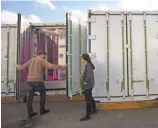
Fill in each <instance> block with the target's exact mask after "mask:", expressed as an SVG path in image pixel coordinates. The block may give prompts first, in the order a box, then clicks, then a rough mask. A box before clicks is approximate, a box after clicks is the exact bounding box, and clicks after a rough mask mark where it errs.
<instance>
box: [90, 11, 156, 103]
mask: <svg viewBox="0 0 158 128" xmlns="http://www.w3.org/2000/svg"><path fill="white" fill-rule="evenodd" d="M88 16H89V19H88V32H89V33H88V35H89V41H88V52H89V53H90V55H91V56H92V61H93V63H94V64H95V66H96V69H95V88H94V90H93V95H94V97H96V100H100V101H101V102H114V101H133V100H149V99H155V98H156V97H158V79H157V74H158V68H157V63H158V19H157V18H158V12H103V11H89V13H88Z"/></svg>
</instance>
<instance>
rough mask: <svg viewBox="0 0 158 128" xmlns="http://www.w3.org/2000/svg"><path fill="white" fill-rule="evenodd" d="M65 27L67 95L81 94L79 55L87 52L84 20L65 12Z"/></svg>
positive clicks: (81, 70) (81, 68)
mask: <svg viewBox="0 0 158 128" xmlns="http://www.w3.org/2000/svg"><path fill="white" fill-rule="evenodd" d="M66 29H67V34H66V35H67V37H66V38H67V39H66V40H67V64H68V69H67V96H68V97H72V96H73V95H77V94H80V95H82V88H81V77H82V72H83V68H84V67H83V65H82V64H81V55H82V54H83V53H86V52H87V50H86V49H87V36H86V34H87V29H86V22H84V21H82V20H81V19H80V18H79V17H76V16H75V15H73V13H67V14H66Z"/></svg>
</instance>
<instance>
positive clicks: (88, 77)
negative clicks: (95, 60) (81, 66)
mask: <svg viewBox="0 0 158 128" xmlns="http://www.w3.org/2000/svg"><path fill="white" fill-rule="evenodd" d="M91 78H93V69H92V67H91V66H90V65H87V66H86V75H85V79H84V84H88V82H89V81H90V80H91Z"/></svg>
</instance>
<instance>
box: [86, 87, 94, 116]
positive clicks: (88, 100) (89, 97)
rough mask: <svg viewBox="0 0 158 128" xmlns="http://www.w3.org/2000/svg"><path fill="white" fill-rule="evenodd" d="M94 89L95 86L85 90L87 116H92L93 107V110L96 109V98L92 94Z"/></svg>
mask: <svg viewBox="0 0 158 128" xmlns="http://www.w3.org/2000/svg"><path fill="white" fill-rule="evenodd" d="M92 89H93V88H90V89H87V90H85V91H84V94H85V100H86V116H90V114H91V108H92V111H95V110H96V104H95V100H94V98H93V96H92Z"/></svg>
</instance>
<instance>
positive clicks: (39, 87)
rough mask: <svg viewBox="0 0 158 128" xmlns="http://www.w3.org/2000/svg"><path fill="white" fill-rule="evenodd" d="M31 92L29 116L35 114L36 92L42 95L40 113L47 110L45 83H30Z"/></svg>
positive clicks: (28, 103) (28, 99) (28, 102)
mask: <svg viewBox="0 0 158 128" xmlns="http://www.w3.org/2000/svg"><path fill="white" fill-rule="evenodd" d="M28 86H29V91H28V93H27V110H28V115H31V114H32V113H33V108H32V102H33V97H34V93H35V92H39V93H40V111H43V110H44V109H45V100H46V88H45V86H44V83H43V82H28Z"/></svg>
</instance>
